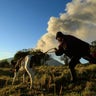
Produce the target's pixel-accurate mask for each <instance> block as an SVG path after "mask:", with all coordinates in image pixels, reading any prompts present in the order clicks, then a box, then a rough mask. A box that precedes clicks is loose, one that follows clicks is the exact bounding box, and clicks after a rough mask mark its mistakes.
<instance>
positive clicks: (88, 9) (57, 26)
mask: <svg viewBox="0 0 96 96" xmlns="http://www.w3.org/2000/svg"><path fill="white" fill-rule="evenodd" d="M95 8H96V0H73V1H72V2H69V3H68V4H67V5H66V9H65V10H66V12H65V13H61V14H60V16H59V18H56V17H50V19H49V21H48V28H47V32H46V33H45V34H44V35H43V36H42V37H41V38H40V40H39V41H38V43H37V48H39V49H41V50H43V51H46V50H48V49H50V48H52V47H56V46H57V42H56V40H55V34H56V32H58V31H61V32H63V33H64V34H71V35H74V36H76V37H78V38H80V39H82V40H85V41H86V42H89V43H90V42H92V41H93V40H95V39H96V10H95Z"/></svg>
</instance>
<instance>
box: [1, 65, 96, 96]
mask: <svg viewBox="0 0 96 96" xmlns="http://www.w3.org/2000/svg"><path fill="white" fill-rule="evenodd" d="M36 70H37V72H36V75H35V78H34V85H33V87H34V88H33V89H30V88H29V78H28V76H27V75H26V82H25V83H22V77H21V76H20V78H19V80H16V82H15V84H14V85H11V83H12V76H13V74H12V73H11V72H10V67H2V68H1V67H0V96H96V65H95V64H85V65H83V64H82V65H81V64H78V65H77V66H76V71H77V77H78V81H77V82H76V83H75V84H72V83H70V71H69V68H68V66H40V67H37V68H36ZM58 94H60V95H58Z"/></svg>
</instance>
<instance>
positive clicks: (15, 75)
mask: <svg viewBox="0 0 96 96" xmlns="http://www.w3.org/2000/svg"><path fill="white" fill-rule="evenodd" d="M16 77H17V72H14V77H13V81H12V85H13V84H14V82H15V80H16Z"/></svg>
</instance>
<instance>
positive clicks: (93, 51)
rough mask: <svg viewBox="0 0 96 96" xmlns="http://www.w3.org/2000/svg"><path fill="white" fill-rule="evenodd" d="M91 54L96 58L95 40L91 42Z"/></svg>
mask: <svg viewBox="0 0 96 96" xmlns="http://www.w3.org/2000/svg"><path fill="white" fill-rule="evenodd" d="M91 54H92V56H94V57H95V58H96V40H95V41H92V42H91Z"/></svg>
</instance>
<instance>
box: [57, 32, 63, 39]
mask: <svg viewBox="0 0 96 96" xmlns="http://www.w3.org/2000/svg"><path fill="white" fill-rule="evenodd" d="M58 37H63V33H62V32H60V31H59V32H57V33H56V39H57V38H58Z"/></svg>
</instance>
